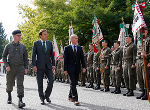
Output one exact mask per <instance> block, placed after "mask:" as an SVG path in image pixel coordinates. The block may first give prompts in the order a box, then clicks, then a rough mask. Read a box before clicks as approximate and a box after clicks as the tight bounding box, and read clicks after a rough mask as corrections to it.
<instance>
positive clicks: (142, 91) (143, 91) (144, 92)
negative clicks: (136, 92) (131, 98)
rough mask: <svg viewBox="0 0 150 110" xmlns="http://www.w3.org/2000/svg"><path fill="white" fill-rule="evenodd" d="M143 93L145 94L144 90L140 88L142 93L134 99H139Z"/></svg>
mask: <svg viewBox="0 0 150 110" xmlns="http://www.w3.org/2000/svg"><path fill="white" fill-rule="evenodd" d="M144 95H145V91H144V90H142V93H141V94H140V96H137V97H136V99H141V98H142V97H143V96H144Z"/></svg>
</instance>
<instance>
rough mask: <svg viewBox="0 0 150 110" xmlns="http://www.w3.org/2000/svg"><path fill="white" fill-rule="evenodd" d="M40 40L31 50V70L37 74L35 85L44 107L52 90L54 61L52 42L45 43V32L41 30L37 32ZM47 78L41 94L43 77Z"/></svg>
mask: <svg viewBox="0 0 150 110" xmlns="http://www.w3.org/2000/svg"><path fill="white" fill-rule="evenodd" d="M39 36H40V40H38V41H36V42H34V45H33V50H32V65H33V70H34V71H35V72H36V73H37V84H38V92H39V97H40V99H41V104H42V105H44V104H45V102H44V100H45V99H46V101H47V102H49V103H50V102H51V100H50V99H49V97H50V94H51V92H52V88H53V81H54V79H53V72H52V70H54V68H55V67H54V66H55V61H54V53H53V46H52V42H50V41H47V30H46V29H41V30H40V32H39ZM44 74H45V75H46V76H47V79H48V81H47V83H48V85H47V88H46V90H45V93H43V77H44Z"/></svg>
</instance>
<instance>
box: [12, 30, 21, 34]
mask: <svg viewBox="0 0 150 110" xmlns="http://www.w3.org/2000/svg"><path fill="white" fill-rule="evenodd" d="M16 34H21V31H20V30H14V31H13V32H12V35H16Z"/></svg>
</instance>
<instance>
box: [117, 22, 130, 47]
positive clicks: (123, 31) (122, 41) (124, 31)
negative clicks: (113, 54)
mask: <svg viewBox="0 0 150 110" xmlns="http://www.w3.org/2000/svg"><path fill="white" fill-rule="evenodd" d="M127 28H129V24H125V23H124V22H123V23H122V24H120V34H119V38H118V41H120V46H121V47H123V46H124V45H125V36H126V35H128V30H127Z"/></svg>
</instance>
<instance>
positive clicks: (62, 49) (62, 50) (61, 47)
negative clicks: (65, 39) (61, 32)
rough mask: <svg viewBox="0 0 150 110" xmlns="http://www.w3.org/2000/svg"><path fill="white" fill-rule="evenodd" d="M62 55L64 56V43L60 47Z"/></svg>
mask: <svg viewBox="0 0 150 110" xmlns="http://www.w3.org/2000/svg"><path fill="white" fill-rule="evenodd" d="M60 53H61V54H64V48H63V45H62V42H61V45H60Z"/></svg>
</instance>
